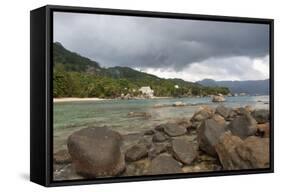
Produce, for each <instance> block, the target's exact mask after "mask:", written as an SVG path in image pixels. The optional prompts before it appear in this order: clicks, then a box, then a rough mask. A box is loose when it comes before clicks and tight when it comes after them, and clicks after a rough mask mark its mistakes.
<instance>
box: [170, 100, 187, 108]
mask: <svg viewBox="0 0 281 192" xmlns="http://www.w3.org/2000/svg"><path fill="white" fill-rule="evenodd" d="M182 106H185V104H184V103H183V102H182V101H177V102H175V103H173V107H182Z"/></svg>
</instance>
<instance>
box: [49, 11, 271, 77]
mask: <svg viewBox="0 0 281 192" xmlns="http://www.w3.org/2000/svg"><path fill="white" fill-rule="evenodd" d="M54 41H58V42H60V43H62V44H63V45H64V46H65V47H66V48H67V49H69V50H71V51H74V52H77V53H79V54H81V55H83V56H86V57H89V58H91V59H93V60H95V61H98V62H99V63H100V65H101V66H102V67H112V66H128V67H132V68H134V69H139V70H141V71H145V72H148V73H152V74H155V75H158V76H162V77H166V78H175V77H180V78H182V79H185V80H190V81H196V80H200V79H202V78H213V79H216V80H226V79H228V80H246V79H247V80H248V79H252V80H253V79H265V78H268V74H269V59H268V55H269V26H268V25H265V24H251V23H232V22H214V21H198V20H180V19H162V18H146V17H128V16H110V15H97V14H77V13H62V12H56V13H54ZM203 74H204V75H203Z"/></svg>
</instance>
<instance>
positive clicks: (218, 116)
mask: <svg viewBox="0 0 281 192" xmlns="http://www.w3.org/2000/svg"><path fill="white" fill-rule="evenodd" d="M212 119H213V120H215V121H216V122H217V123H219V124H221V125H224V124H225V120H224V118H223V117H222V116H221V115H219V114H215V115H214V116H213V117H212Z"/></svg>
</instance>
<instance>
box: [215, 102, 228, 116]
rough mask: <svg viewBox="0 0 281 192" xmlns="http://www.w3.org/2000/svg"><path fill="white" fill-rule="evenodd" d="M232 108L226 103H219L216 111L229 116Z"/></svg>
mask: <svg viewBox="0 0 281 192" xmlns="http://www.w3.org/2000/svg"><path fill="white" fill-rule="evenodd" d="M230 111H231V110H230V109H229V108H227V107H225V106H224V105H219V106H218V107H217V108H216V112H215V113H217V114H219V115H221V116H222V117H223V118H227V117H228V116H229V113H230Z"/></svg>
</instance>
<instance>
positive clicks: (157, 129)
mask: <svg viewBox="0 0 281 192" xmlns="http://www.w3.org/2000/svg"><path fill="white" fill-rule="evenodd" d="M165 126H166V124H160V125H157V126H156V127H155V128H154V129H155V130H156V131H164V127H165Z"/></svg>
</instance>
